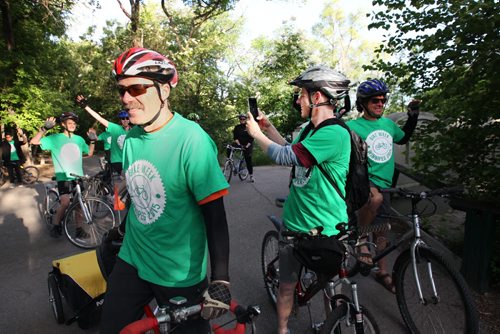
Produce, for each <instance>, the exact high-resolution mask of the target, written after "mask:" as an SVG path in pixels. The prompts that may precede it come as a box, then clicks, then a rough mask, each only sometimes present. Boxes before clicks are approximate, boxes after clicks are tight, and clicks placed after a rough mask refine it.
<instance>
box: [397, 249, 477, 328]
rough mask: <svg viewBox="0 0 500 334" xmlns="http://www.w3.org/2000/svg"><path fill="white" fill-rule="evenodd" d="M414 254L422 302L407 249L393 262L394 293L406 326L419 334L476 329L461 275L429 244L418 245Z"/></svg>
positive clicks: (467, 292) (475, 316) (469, 297)
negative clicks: (433, 286)
mask: <svg viewBox="0 0 500 334" xmlns="http://www.w3.org/2000/svg"><path fill="white" fill-rule="evenodd" d="M416 257H417V258H416V267H417V271H418V277H419V282H420V285H421V289H422V293H423V297H424V300H425V301H424V302H421V301H420V298H419V295H418V289H417V285H416V281H415V276H414V273H413V266H412V260H411V256H410V251H409V250H408V251H406V252H404V253H402V254H401V255H400V256H399V257H398V259H397V260H396V263H395V265H394V281H395V284H396V297H397V300H398V305H399V310H400V312H401V315H402V316H403V320H404V321H405V323H406V326H407V327H408V329H409V330H410V331H411V332H412V333H422V334H424V333H425V334H427V333H478V332H479V320H478V314H477V311H476V308H475V306H474V301H473V299H472V297H471V295H470V293H469V290H468V288H467V284H466V283H465V281H464V279H463V278H462V276H461V275H460V274H459V273H458V272H457V271H456V270H454V269H453V268H452V267H451V266H450V265H449V263H448V262H447V261H446V260H445V259H444V258H443V256H442V255H441V254H439V253H437V252H436V251H434V250H432V249H430V248H427V247H418V248H417V249H416ZM429 269H430V270H429ZM431 275H432V278H433V280H434V284H435V288H436V291H437V296H434V293H433V289H432V282H431V279H430V277H431Z"/></svg>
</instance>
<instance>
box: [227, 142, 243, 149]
mask: <svg viewBox="0 0 500 334" xmlns="http://www.w3.org/2000/svg"><path fill="white" fill-rule="evenodd" d="M226 148H228V149H230V150H234V151H243V148H242V147H237V146H233V145H229V144H228V145H226Z"/></svg>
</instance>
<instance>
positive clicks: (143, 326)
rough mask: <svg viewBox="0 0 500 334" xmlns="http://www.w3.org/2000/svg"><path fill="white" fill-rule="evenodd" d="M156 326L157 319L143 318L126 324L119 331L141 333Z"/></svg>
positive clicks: (131, 333)
mask: <svg viewBox="0 0 500 334" xmlns="http://www.w3.org/2000/svg"><path fill="white" fill-rule="evenodd" d="M156 326H158V319H156V318H144V319H141V320H137V321H134V322H133V323H131V324H129V325H127V326H126V327H124V328H123V329H122V330H121V331H120V334H141V333H144V332H146V331H148V330H150V329H153V328H154V327H156Z"/></svg>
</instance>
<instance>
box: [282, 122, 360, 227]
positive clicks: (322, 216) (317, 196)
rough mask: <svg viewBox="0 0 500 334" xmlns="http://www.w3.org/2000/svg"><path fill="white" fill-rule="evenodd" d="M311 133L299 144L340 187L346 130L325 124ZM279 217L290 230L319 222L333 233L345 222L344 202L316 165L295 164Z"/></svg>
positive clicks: (344, 170)
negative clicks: (286, 196) (288, 191)
mask: <svg viewBox="0 0 500 334" xmlns="http://www.w3.org/2000/svg"><path fill="white" fill-rule="evenodd" d="M312 133H313V132H312V131H310V132H309V134H308V135H307V136H306V138H305V139H304V140H303V141H302V144H303V145H304V147H305V148H307V150H308V151H309V152H310V153H311V154H312V155H313V156H314V158H315V159H316V161H317V162H318V164H321V165H322V166H323V167H324V169H325V170H326V171H327V173H329V174H330V175H331V176H332V178H333V180H335V182H336V183H337V185H338V187H339V188H340V189H341V190H344V188H345V180H346V176H347V172H348V169H349V159H350V153H351V140H350V136H349V133H348V132H347V131H346V130H345V129H343V128H342V127H341V126H339V125H329V126H325V127H322V128H320V129H319V130H318V131H316V133H314V135H312ZM299 137H300V136H299ZM297 140H298V139H297ZM307 173H310V174H309V175H307ZM343 193H344V194H345V191H344V192H343ZM283 221H284V223H285V226H286V227H287V228H288V229H290V230H292V231H299V232H309V231H310V230H311V229H312V228H315V227H318V226H323V227H324V230H323V234H325V235H334V234H337V233H338V231H337V230H336V229H335V225H337V224H338V223H340V222H347V206H346V203H345V201H344V200H343V199H342V198H341V197H340V196H339V194H338V193H337V191H336V190H335V188H334V187H333V186H332V184H331V183H330V182H329V181H328V179H327V178H326V177H325V176H324V174H323V173H322V172H321V170H320V169H319V168H318V167H317V166H313V167H311V168H310V169H307V168H305V167H300V166H295V176H294V178H293V179H292V183H291V187H290V194H289V195H288V198H287V200H286V202H285V207H284V212H283Z"/></svg>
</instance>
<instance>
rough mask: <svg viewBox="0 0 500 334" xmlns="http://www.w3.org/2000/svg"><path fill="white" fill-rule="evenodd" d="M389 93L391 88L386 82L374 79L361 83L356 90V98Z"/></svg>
mask: <svg viewBox="0 0 500 334" xmlns="http://www.w3.org/2000/svg"><path fill="white" fill-rule="evenodd" d="M387 93H389V88H388V87H387V85H386V84H385V83H384V82H382V81H380V80H378V79H372V80H367V81H365V82H362V83H361V84H360V85H359V87H358V90H357V91H356V99H357V100H364V99H367V98H370V97H372V96H378V95H387Z"/></svg>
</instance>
